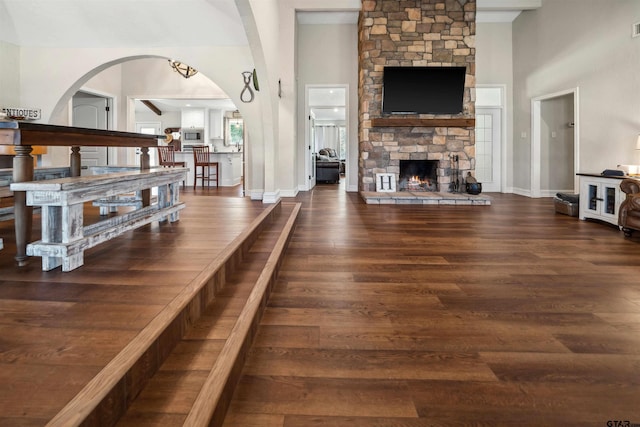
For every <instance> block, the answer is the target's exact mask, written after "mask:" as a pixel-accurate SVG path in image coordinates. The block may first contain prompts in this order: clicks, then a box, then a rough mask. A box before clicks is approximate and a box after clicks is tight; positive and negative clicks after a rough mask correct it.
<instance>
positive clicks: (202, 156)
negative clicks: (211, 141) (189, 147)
mask: <svg viewBox="0 0 640 427" xmlns="http://www.w3.org/2000/svg"><path fill="white" fill-rule="evenodd" d="M193 161H194V176H193V189H194V190H195V189H196V184H197V182H198V178H200V179H201V180H202V187H204V183H205V181H206V182H207V187H209V186H210V183H211V181H215V183H216V187H218V178H219V176H220V167H219V165H218V162H212V161H211V160H210V158H209V146H208V145H203V146H199V145H196V146H194V147H193ZM198 168H201V169H200V172H198ZM211 168H215V175H214V174H213V173H212V172H211Z"/></svg>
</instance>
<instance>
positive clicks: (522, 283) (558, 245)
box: [224, 185, 640, 427]
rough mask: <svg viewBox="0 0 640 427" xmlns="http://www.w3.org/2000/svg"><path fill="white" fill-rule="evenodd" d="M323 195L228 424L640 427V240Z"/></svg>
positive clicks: (537, 206) (534, 214)
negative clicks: (638, 426) (619, 423)
mask: <svg viewBox="0 0 640 427" xmlns="http://www.w3.org/2000/svg"><path fill="white" fill-rule="evenodd" d="M492 196H493V198H494V200H493V204H492V205H491V206H408V205H407V206H400V205H397V206H385V205H365V204H363V203H362V202H361V200H360V199H359V197H358V195H357V194H352V193H345V192H344V191H336V186H331V185H319V186H317V187H316V188H315V190H314V191H312V192H310V193H301V194H300V195H299V196H298V197H296V199H295V200H296V201H300V202H302V203H303V209H302V213H301V216H300V218H299V220H298V226H297V228H296V230H295V232H294V235H293V237H292V240H291V242H290V245H289V248H288V251H287V254H286V257H285V260H284V263H283V265H282V267H281V271H280V276H279V278H278V281H277V284H276V287H275V288H274V292H273V293H272V295H271V299H270V301H269V304H268V307H267V309H266V312H265V315H264V318H263V320H262V322H261V325H260V329H259V331H258V336H257V338H256V341H255V343H254V346H253V348H252V350H251V352H250V355H249V357H248V360H247V363H246V365H245V368H244V371H243V376H242V378H241V381H240V384H239V386H238V388H237V389H236V393H235V395H234V398H233V400H232V403H231V407H230V410H229V412H228V414H227V417H226V420H225V424H224V425H225V426H226V427H235V426H238V427H239V426H242V427H252V426H256V427H257V426H260V427H276V426H277V427H294V426H320V425H322V426H345V427H346V426H349V427H354V426H363V427H364V426H367V427H371V426H376V427H381V426H388V427H392V426H394V427H396V426H405V427H413V426H429V425H491V426H493V425H531V426H542V425H549V426H550V425H557V426H560V425H562V426H566V425H576V426H577V425H580V426H584V425H593V426H606V425H616V424H607V422H608V421H609V420H628V421H629V422H630V423H640V239H638V238H637V237H634V238H632V239H625V238H624V237H623V234H622V232H620V231H618V230H617V228H615V227H612V226H609V225H605V224H601V223H596V222H590V221H580V220H578V219H577V218H572V217H568V216H565V215H560V214H556V213H555V211H554V207H553V202H552V201H551V199H529V198H526V197H521V196H515V195H501V194H493V195H492Z"/></svg>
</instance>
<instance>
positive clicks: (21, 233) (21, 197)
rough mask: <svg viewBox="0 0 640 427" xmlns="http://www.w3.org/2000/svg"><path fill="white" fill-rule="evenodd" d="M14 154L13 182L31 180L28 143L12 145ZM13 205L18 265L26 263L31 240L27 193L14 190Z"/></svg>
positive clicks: (31, 172)
mask: <svg viewBox="0 0 640 427" xmlns="http://www.w3.org/2000/svg"><path fill="white" fill-rule="evenodd" d="M14 149H15V152H16V155H15V157H14V158H13V182H25V181H33V157H31V151H32V148H31V146H30V145H16V146H14ZM13 205H14V215H15V221H14V222H15V230H16V256H15V260H16V262H17V263H18V265H19V266H21V267H22V266H24V265H27V260H28V257H27V243H29V241H30V240H31V230H32V225H33V207H31V206H27V193H26V192H24V191H14V193H13Z"/></svg>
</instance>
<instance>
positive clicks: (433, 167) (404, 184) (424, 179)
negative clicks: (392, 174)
mask: <svg viewBox="0 0 640 427" xmlns="http://www.w3.org/2000/svg"><path fill="white" fill-rule="evenodd" d="M398 187H399V191H438V161H437V160H400V175H399V177H398Z"/></svg>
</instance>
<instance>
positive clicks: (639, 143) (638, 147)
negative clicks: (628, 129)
mask: <svg viewBox="0 0 640 427" xmlns="http://www.w3.org/2000/svg"><path fill="white" fill-rule="evenodd" d="M636 150H640V134H638V139H637V140H636Z"/></svg>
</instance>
